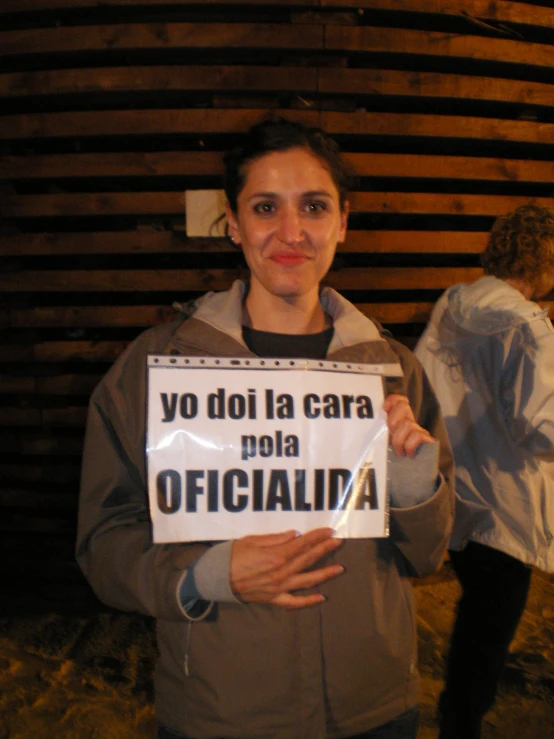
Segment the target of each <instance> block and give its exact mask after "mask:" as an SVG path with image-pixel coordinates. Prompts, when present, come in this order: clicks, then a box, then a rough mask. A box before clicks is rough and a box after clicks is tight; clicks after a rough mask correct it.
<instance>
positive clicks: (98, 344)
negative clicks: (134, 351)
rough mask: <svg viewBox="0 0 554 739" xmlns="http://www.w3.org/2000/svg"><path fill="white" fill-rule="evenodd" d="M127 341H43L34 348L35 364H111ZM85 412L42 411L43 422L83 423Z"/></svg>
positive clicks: (123, 348) (60, 423)
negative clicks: (75, 362) (78, 362)
mask: <svg viewBox="0 0 554 739" xmlns="http://www.w3.org/2000/svg"><path fill="white" fill-rule="evenodd" d="M128 344H129V342H128V341H44V342H42V343H41V344H37V346H36V347H35V359H36V361H37V362H71V361H75V360H77V361H84V362H113V361H114V360H116V359H117V358H118V357H119V356H120V355H121V354H122V353H123V352H124V351H125V349H126V347H127V345H128ZM85 416H86V411H85V410H84V409H81V408H77V409H72V410H71V411H70V410H69V409H65V410H61V409H50V410H45V411H44V422H45V423H47V424H51V425H54V426H56V425H62V426H63V425H70V426H71V425H74V424H80V423H84V421H85Z"/></svg>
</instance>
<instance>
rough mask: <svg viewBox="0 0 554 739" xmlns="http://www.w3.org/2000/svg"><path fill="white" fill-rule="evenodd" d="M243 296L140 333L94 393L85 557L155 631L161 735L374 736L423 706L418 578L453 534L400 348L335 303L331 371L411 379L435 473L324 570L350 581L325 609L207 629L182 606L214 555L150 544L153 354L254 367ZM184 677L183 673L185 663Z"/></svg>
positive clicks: (418, 385)
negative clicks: (370, 370) (378, 535)
mask: <svg viewBox="0 0 554 739" xmlns="http://www.w3.org/2000/svg"><path fill="white" fill-rule="evenodd" d="M243 292H244V286H243V285H242V284H241V283H235V284H234V285H233V288H232V289H231V290H230V291H228V292H227V293H218V294H211V295H209V296H208V297H207V298H206V299H205V300H204V301H203V302H202V303H201V305H200V307H199V309H198V311H197V312H196V313H195V315H194V316H193V317H192V318H189V319H187V320H184V321H177V322H174V323H172V324H168V325H164V326H159V327H157V328H154V329H151V330H149V331H146V332H145V333H144V334H142V335H141V336H140V337H139V338H138V339H137V340H136V341H135V342H133V344H132V345H131V346H130V347H129V348H128V350H127V351H126V352H125V354H124V355H123V356H122V357H121V358H120V360H119V361H118V362H117V363H116V364H115V365H114V366H113V368H112V369H111V370H110V372H109V373H108V374H107V375H106V377H105V378H104V380H103V381H102V382H101V383H100V385H99V386H98V388H97V389H96V391H95V392H94V394H93V397H92V399H91V404H90V410H89V419H88V426H87V437H86V444H85V453H84V461H83V476H82V490H81V501H80V512H79V535H78V542H77V557H78V561H79V563H80V565H81V567H82V568H83V571H84V572H85V574H86V576H87V577H88V579H89V581H90V582H91V584H92V586H93V588H94V589H95V591H96V593H97V594H98V596H99V597H100V598H101V599H102V600H103V601H105V602H106V603H108V604H109V605H111V606H114V607H116V608H120V609H122V610H136V611H140V612H143V613H147V614H150V615H152V616H155V617H156V618H157V638H158V650H159V660H158V665H157V669H156V678H155V682H156V704H157V713H158V718H159V720H160V721H161V722H162V723H164V724H165V725H167V726H168V727H169V728H171V729H173V730H174V731H177V732H181V733H183V734H186V735H188V736H191V737H202V739H214V738H215V737H223V736H224V737H242V738H243V739H247V738H252V739H254V737H255V738H256V739H302V738H305V739H324V738H325V737H345V736H350V735H352V734H356V733H360V732H362V731H366V730H368V729H370V728H373V727H376V726H380V725H381V724H384V723H386V722H387V721H389V720H391V719H393V718H394V717H396V716H398V715H399V714H401V713H403V712H404V711H406V710H407V709H409V708H411V707H413V706H414V705H415V704H416V702H417V697H418V687H419V679H418V673H417V667H416V634H415V616H414V604H413V598H412V593H411V586H410V581H409V578H410V577H411V576H414V575H416V576H417V575H419V576H422V575H427V574H429V573H431V572H433V571H434V570H435V569H436V568H437V567H438V566H439V565H440V563H441V560H442V557H443V555H444V552H445V547H446V543H447V540H448V536H449V533H450V527H451V522H452V513H453V511H452V508H453V494H452V487H451V482H449V480H450V478H451V475H452V460H451V455H450V450H449V445H448V441H447V437H446V430H445V428H444V425H443V422H442V419H441V416H440V412H439V409H438V405H437V402H436V400H435V397H434V395H433V393H432V391H430V390H429V386H428V384H427V381H426V379H425V377H424V375H423V373H422V370H421V367H420V365H419V363H418V362H417V361H416V360H415V359H414V358H413V355H412V354H411V352H409V351H408V350H407V349H406V348H405V347H403V346H402V345H400V344H398V343H397V342H394V341H393V340H391V339H388V338H386V337H385V336H383V335H382V334H381V333H380V331H379V330H378V328H377V327H376V325H375V324H374V323H373V322H371V321H370V320H369V319H367V318H365V317H364V316H363V315H362V314H361V313H359V311H357V310H356V309H355V308H354V306H352V305H351V304H350V303H348V301H346V300H344V299H343V298H341V297H340V296H339V295H338V294H337V293H335V292H334V291H331V290H327V291H324V293H323V295H322V303H323V304H324V308H325V310H326V312H327V313H328V314H330V315H331V316H332V318H333V320H334V327H335V333H334V338H333V341H332V344H331V347H330V350H329V354H328V357H330V358H333V359H336V360H337V361H345V362H349V361H356V362H368V363H383V364H385V365H388V366H389V367H390V371H391V375H394V374H395V373H397V370H398V368H399V365H401V368H402V370H403V376H402V377H396V378H394V379H391V380H390V381H388V383H387V391H388V392H391V391H393V390H395V391H401V392H405V393H406V394H407V395H408V396H409V397H410V401H411V405H412V408H413V410H414V413H415V415H416V418H417V419H418V421H419V423H421V424H422V425H423V426H425V427H426V428H428V429H429V430H430V431H431V433H432V434H433V435H434V436H435V437H437V438H439V439H440V440H441V441H442V443H441V460H440V468H441V471H442V474H441V475H440V479H439V481H438V484H437V490H436V492H435V494H434V495H432V497H431V498H429V499H428V500H426V501H425V502H424V503H421V504H417V505H414V506H412V507H408V508H402V509H397V510H392V511H391V527H390V528H391V536H390V538H388V539H373V540H371V539H364V540H348V541H345V543H344V545H343V546H342V547H341V548H340V549H339V550H338V551H337V552H336V553H335V554H333V555H332V556H331V557H329V561H337V562H340V563H341V564H343V565H344V566H345V568H346V573H345V574H344V575H342V576H341V577H339V578H336V579H335V580H332V581H329V582H327V583H325V584H323V585H322V586H320V589H321V592H323V593H324V594H325V595H326V596H327V598H328V600H327V601H326V602H325V603H323V604H322V605H321V606H317V607H313V608H307V609H301V610H298V611H286V610H283V609H280V608H276V607H274V606H267V605H258V604H250V605H242V604H240V603H234V602H217V603H215V604H214V605H213V606H212V607H211V608H210V609H208V613H207V616H206V610H204V611H202V614H201V616H200V620H196V621H194V622H193V619H194V618H195V616H194V613H193V614H192V615H190V614H188V615H187V614H186V613H185V612H184V611H183V609H182V607H181V605H180V603H179V600H178V597H177V589H178V587H179V584H180V582H181V580H182V578H183V573H184V572H185V571H186V569H187V567H189V566H190V565H191V564H192V563H193V562H195V561H196V560H197V559H198V558H199V557H200V555H202V554H203V553H204V552H206V551H208V548H209V544H205V543H194V544H165V545H153V544H152V538H151V527H150V521H149V515H148V501H147V493H146V483H145V451H144V450H145V436H144V435H145V428H144V425H145V367H146V364H145V358H146V355H147V354H148V353H179V354H185V355H189V356H207V355H208V356H209V355H212V356H213V355H215V356H238V357H248V356H251V353H250V351H249V350H248V348H247V347H246V346H245V344H244V342H243V340H242V335H241V328H240V311H241V303H242V297H243ZM185 662H186V664H185Z"/></svg>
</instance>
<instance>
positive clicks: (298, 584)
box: [283, 564, 345, 592]
mask: <svg viewBox="0 0 554 739" xmlns="http://www.w3.org/2000/svg"><path fill="white" fill-rule="evenodd" d="M344 572H345V569H344V567H343V565H340V564H334V565H328V566H326V567H319V568H318V569H316V570H310V571H309V572H300V573H298V574H296V575H291V576H290V577H289V578H287V580H285V581H284V582H283V590H284V591H286V592H291V591H294V590H307V589H309V588H314V587H316V586H317V585H321V584H322V583H324V582H326V581H327V580H332V579H333V578H335V577H340V576H341V575H343V574H344Z"/></svg>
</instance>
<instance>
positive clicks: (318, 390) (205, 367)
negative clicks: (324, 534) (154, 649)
mask: <svg viewBox="0 0 554 739" xmlns="http://www.w3.org/2000/svg"><path fill="white" fill-rule="evenodd" d="M380 371H382V369H381V368H380V367H379V366H376V365H364V364H345V363H338V362H329V361H319V360H305V359H301V360H289V359H286V360H284V359H258V358H255V359H232V358H229V359H215V358H212V357H209V358H196V357H195V358H189V357H168V356H150V357H148V426H147V458H148V490H149V499H150V512H151V517H152V524H153V530H154V541H155V542H156V543H161V542H172V541H208V540H216V541H221V540H227V539H235V538H238V537H240V536H245V535H247V534H268V533H276V532H280V531H285V530H289V529H295V530H297V531H299V532H301V533H305V532H306V531H309V530H311V529H314V528H317V527H319V526H331V527H332V528H334V529H335V530H336V532H337V535H338V536H340V537H345V538H346V537H349V538H360V537H380V536H387V535H388V505H387V495H386V483H387V469H386V462H387V447H388V431H387V425H386V416H385V413H384V411H383V410H382V405H383V384H382V378H381V376H380V374H379V372H380Z"/></svg>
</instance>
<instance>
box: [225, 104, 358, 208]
mask: <svg viewBox="0 0 554 739" xmlns="http://www.w3.org/2000/svg"><path fill="white" fill-rule="evenodd" d="M297 147H299V148H302V149H308V150H309V151H311V152H312V154H314V155H315V156H316V157H318V158H319V159H320V160H321V161H322V163H323V164H324V165H325V166H326V167H327V169H328V170H329V174H330V175H331V177H332V178H333V182H334V183H335V185H336V187H337V190H338V191H339V201H340V207H341V209H342V208H344V204H345V201H346V199H347V197H348V192H349V190H350V183H351V175H350V172H349V171H348V168H347V166H346V164H345V162H344V161H343V160H342V157H341V154H340V149H339V147H338V144H337V143H336V142H335V141H333V139H332V138H330V136H328V135H327V134H326V133H325V132H324V131H322V130H321V129H320V128H309V127H307V126H304V125H302V124H301V123H295V122H293V121H288V120H286V119H285V118H280V117H278V118H268V119H266V120H263V121H261V122H260V123H257V124H255V125H254V126H252V127H251V128H250V129H249V130H248V132H247V134H246V140H245V143H244V145H243V146H239V147H237V148H236V149H233V150H232V151H230V152H229V153H228V154H227V155H226V156H225V157H224V158H223V163H224V165H225V175H224V189H225V195H226V197H227V201H228V203H229V205H230V207H231V210H232V211H233V213H236V212H237V199H238V196H239V194H240V192H241V190H242V188H243V187H244V183H245V180H246V174H247V172H246V168H247V165H248V164H249V163H250V162H252V161H254V160H255V159H258V157H261V156H264V154H269V153H271V152H275V151H288V150H289V149H295V148H297Z"/></svg>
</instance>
